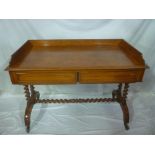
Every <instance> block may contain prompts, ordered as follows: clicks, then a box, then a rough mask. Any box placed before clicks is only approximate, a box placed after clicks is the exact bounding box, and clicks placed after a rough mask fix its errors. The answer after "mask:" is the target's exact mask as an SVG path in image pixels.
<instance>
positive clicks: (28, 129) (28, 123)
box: [25, 114, 30, 133]
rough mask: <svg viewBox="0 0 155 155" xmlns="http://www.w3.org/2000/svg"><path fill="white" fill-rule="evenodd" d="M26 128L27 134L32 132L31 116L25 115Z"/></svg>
mask: <svg viewBox="0 0 155 155" xmlns="http://www.w3.org/2000/svg"><path fill="white" fill-rule="evenodd" d="M25 126H26V132H27V133H29V132H30V116H28V115H27V114H25Z"/></svg>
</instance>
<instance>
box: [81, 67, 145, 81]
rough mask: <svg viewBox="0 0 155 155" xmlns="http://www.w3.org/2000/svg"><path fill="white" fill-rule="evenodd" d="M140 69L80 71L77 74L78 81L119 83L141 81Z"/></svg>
mask: <svg viewBox="0 0 155 155" xmlns="http://www.w3.org/2000/svg"><path fill="white" fill-rule="evenodd" d="M142 76H143V72H142V71H135V70H131V71H130V70H127V71H125V70H119V71H116V70H115V71H114V70H113V71H106V70H104V71H82V72H80V74H79V82H80V83H119V82H137V81H141V80H142Z"/></svg>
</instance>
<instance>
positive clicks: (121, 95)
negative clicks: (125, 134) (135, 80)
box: [112, 83, 129, 130]
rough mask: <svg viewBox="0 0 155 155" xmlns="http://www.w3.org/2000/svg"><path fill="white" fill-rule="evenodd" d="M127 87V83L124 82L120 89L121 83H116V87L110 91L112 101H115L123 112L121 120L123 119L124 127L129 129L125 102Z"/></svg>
mask: <svg viewBox="0 0 155 155" xmlns="http://www.w3.org/2000/svg"><path fill="white" fill-rule="evenodd" d="M128 88H129V84H128V83H125V85H124V89H123V90H122V83H120V84H119V85H118V89H117V90H114V91H113V92H112V98H113V101H117V102H118V103H119V104H120V106H121V109H122V112H123V120H124V127H125V129H126V130H128V129H129V125H128V123H129V110H128V106H127V103H126V99H127V95H128Z"/></svg>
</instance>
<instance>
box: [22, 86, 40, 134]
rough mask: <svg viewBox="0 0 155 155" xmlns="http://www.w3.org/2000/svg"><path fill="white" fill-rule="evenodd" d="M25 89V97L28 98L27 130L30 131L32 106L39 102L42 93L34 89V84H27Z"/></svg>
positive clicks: (25, 118) (26, 111)
mask: <svg viewBox="0 0 155 155" xmlns="http://www.w3.org/2000/svg"><path fill="white" fill-rule="evenodd" d="M24 90H25V97H26V100H27V106H26V110H25V117H24V120H25V126H26V131H27V133H29V131H30V118H31V112H32V108H33V105H34V104H35V103H36V102H37V100H39V96H40V95H39V92H36V91H35V90H34V86H33V85H30V86H28V85H25V86H24Z"/></svg>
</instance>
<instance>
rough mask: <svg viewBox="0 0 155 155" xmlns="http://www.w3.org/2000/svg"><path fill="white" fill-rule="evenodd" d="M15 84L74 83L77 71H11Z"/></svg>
mask: <svg viewBox="0 0 155 155" xmlns="http://www.w3.org/2000/svg"><path fill="white" fill-rule="evenodd" d="M10 75H11V80H12V83H14V84H72V83H76V82H77V73H76V72H70V71H49V72H48V71H25V72H10Z"/></svg>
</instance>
